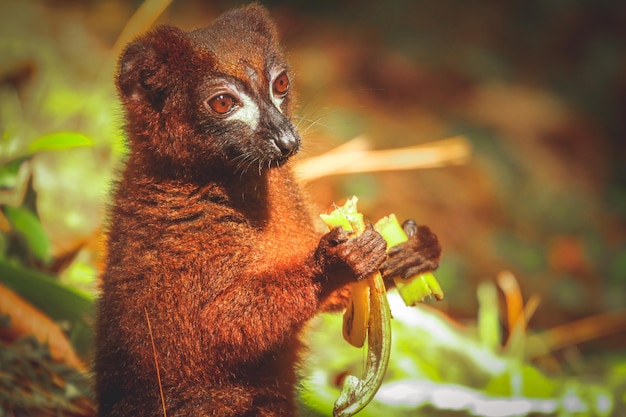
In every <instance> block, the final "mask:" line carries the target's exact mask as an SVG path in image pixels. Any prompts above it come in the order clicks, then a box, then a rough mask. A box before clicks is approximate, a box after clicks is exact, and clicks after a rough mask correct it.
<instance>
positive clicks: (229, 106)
mask: <svg viewBox="0 0 626 417" xmlns="http://www.w3.org/2000/svg"><path fill="white" fill-rule="evenodd" d="M206 104H207V105H208V106H209V107H210V108H211V110H213V111H214V112H215V113H217V114H218V115H219V116H226V115H227V114H228V113H230V112H232V111H233V110H234V109H235V108H236V107H237V106H238V105H239V102H238V101H237V99H235V97H233V96H231V95H230V94H226V93H220V94H218V95H216V96H214V97H211V98H210V99H208V100H207V102H206Z"/></svg>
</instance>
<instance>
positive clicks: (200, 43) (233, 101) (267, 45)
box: [190, 15, 300, 172]
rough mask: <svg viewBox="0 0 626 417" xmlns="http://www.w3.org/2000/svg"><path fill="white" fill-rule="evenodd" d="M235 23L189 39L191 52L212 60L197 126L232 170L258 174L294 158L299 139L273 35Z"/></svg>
mask: <svg viewBox="0 0 626 417" xmlns="http://www.w3.org/2000/svg"><path fill="white" fill-rule="evenodd" d="M227 16H228V15H227ZM239 22H240V20H237V21H236V22H232V21H230V20H229V19H228V18H225V19H224V18H222V19H220V20H218V21H216V22H215V23H214V24H213V25H211V26H209V27H208V28H205V29H201V30H197V31H194V32H192V33H191V34H190V37H191V39H192V43H193V44H194V47H196V48H199V49H201V50H206V51H209V53H210V54H211V55H212V56H213V57H214V58H215V66H214V68H213V69H212V71H211V72H210V73H208V74H206V76H205V77H204V79H203V82H202V83H201V86H200V88H199V94H198V98H199V99H201V100H202V104H203V113H204V117H202V116H200V118H201V119H202V120H201V126H202V128H203V129H204V133H205V134H207V135H208V136H211V137H216V136H220V142H221V143H222V144H223V145H224V152H225V153H226V154H227V157H228V160H229V161H231V162H232V163H234V164H235V169H236V170H238V171H241V172H244V171H247V170H248V169H249V168H254V169H258V170H259V171H262V170H263V169H265V168H271V167H272V166H278V165H280V164H282V163H283V162H285V161H286V160H287V159H288V158H289V157H290V156H292V155H293V154H295V153H296V152H297V151H298V149H299V147H300V137H299V136H298V134H297V132H296V130H295V128H294V126H293V124H292V123H291V120H290V117H289V116H290V104H291V96H290V95H291V80H290V73H289V70H288V66H287V63H286V61H285V60H284V58H283V56H282V54H281V53H280V51H279V50H278V48H277V45H276V43H275V40H274V38H273V33H267V32H266V31H264V29H263V28H254V26H252V27H245V26H241V24H239V25H237V24H236V23H239ZM255 29H256V30H255Z"/></svg>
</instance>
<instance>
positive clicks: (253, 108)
mask: <svg viewBox="0 0 626 417" xmlns="http://www.w3.org/2000/svg"><path fill="white" fill-rule="evenodd" d="M239 99H240V100H241V107H240V108H239V109H237V111H236V112H234V113H233V114H232V115H231V116H229V117H228V119H230V120H240V121H242V122H244V123H245V124H247V125H248V126H249V127H250V129H252V130H256V128H257V126H258V125H259V118H260V117H261V112H260V110H259V106H257V104H256V103H255V102H254V100H252V99H251V98H250V97H249V96H247V95H245V94H243V93H241V92H239Z"/></svg>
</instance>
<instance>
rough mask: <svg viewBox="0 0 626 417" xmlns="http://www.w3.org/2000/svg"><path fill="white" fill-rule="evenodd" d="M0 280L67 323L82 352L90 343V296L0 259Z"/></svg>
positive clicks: (45, 275) (54, 279) (79, 350)
mask: <svg viewBox="0 0 626 417" xmlns="http://www.w3.org/2000/svg"><path fill="white" fill-rule="evenodd" d="M0 281H1V282H3V283H5V284H6V285H7V286H9V287H10V288H11V289H13V290H14V291H15V292H17V293H18V294H20V295H21V296H22V297H24V298H26V299H27V300H28V301H30V302H31V303H32V304H33V305H35V306H36V307H37V308H39V309H40V310H41V311H43V312H44V313H46V314H47V315H48V316H50V318H52V319H53V320H56V321H61V322H66V323H68V324H69V326H70V340H71V342H72V344H73V345H74V346H75V347H76V349H77V351H78V352H79V354H81V355H85V354H86V353H87V352H88V351H89V350H90V349H91V348H92V347H93V346H92V344H93V328H92V325H93V320H94V309H95V308H94V301H93V297H92V296H91V295H89V294H87V293H85V292H83V291H80V290H77V289H75V288H72V287H70V286H67V285H64V284H63V283H61V282H60V281H59V280H58V279H56V278H55V277H53V276H50V275H47V274H44V273H41V272H37V271H32V270H29V269H25V268H22V267H19V266H14V265H12V264H9V263H8V262H6V261H3V260H0Z"/></svg>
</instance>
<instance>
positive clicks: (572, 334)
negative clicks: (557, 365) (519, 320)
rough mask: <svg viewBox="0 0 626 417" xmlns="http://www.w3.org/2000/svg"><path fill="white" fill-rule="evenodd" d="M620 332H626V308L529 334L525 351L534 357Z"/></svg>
mask: <svg viewBox="0 0 626 417" xmlns="http://www.w3.org/2000/svg"><path fill="white" fill-rule="evenodd" d="M622 332H626V309H622V310H616V311H608V312H605V313H601V314H597V315H595V316H590V317H585V318H583V319H580V320H576V321H573V322H571V323H566V324H562V325H560V326H556V327H553V328H552V329H550V330H546V331H544V332H541V333H538V334H534V335H531V336H529V337H528V339H527V342H526V344H527V352H528V356H529V357H531V358H536V357H538V356H542V355H546V354H549V353H551V352H554V351H555V350H557V349H562V348H565V347H568V346H573V345H577V344H579V343H583V342H587V341H590V340H594V339H598V338H600V337H604V336H609V335H612V334H618V333H622Z"/></svg>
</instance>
